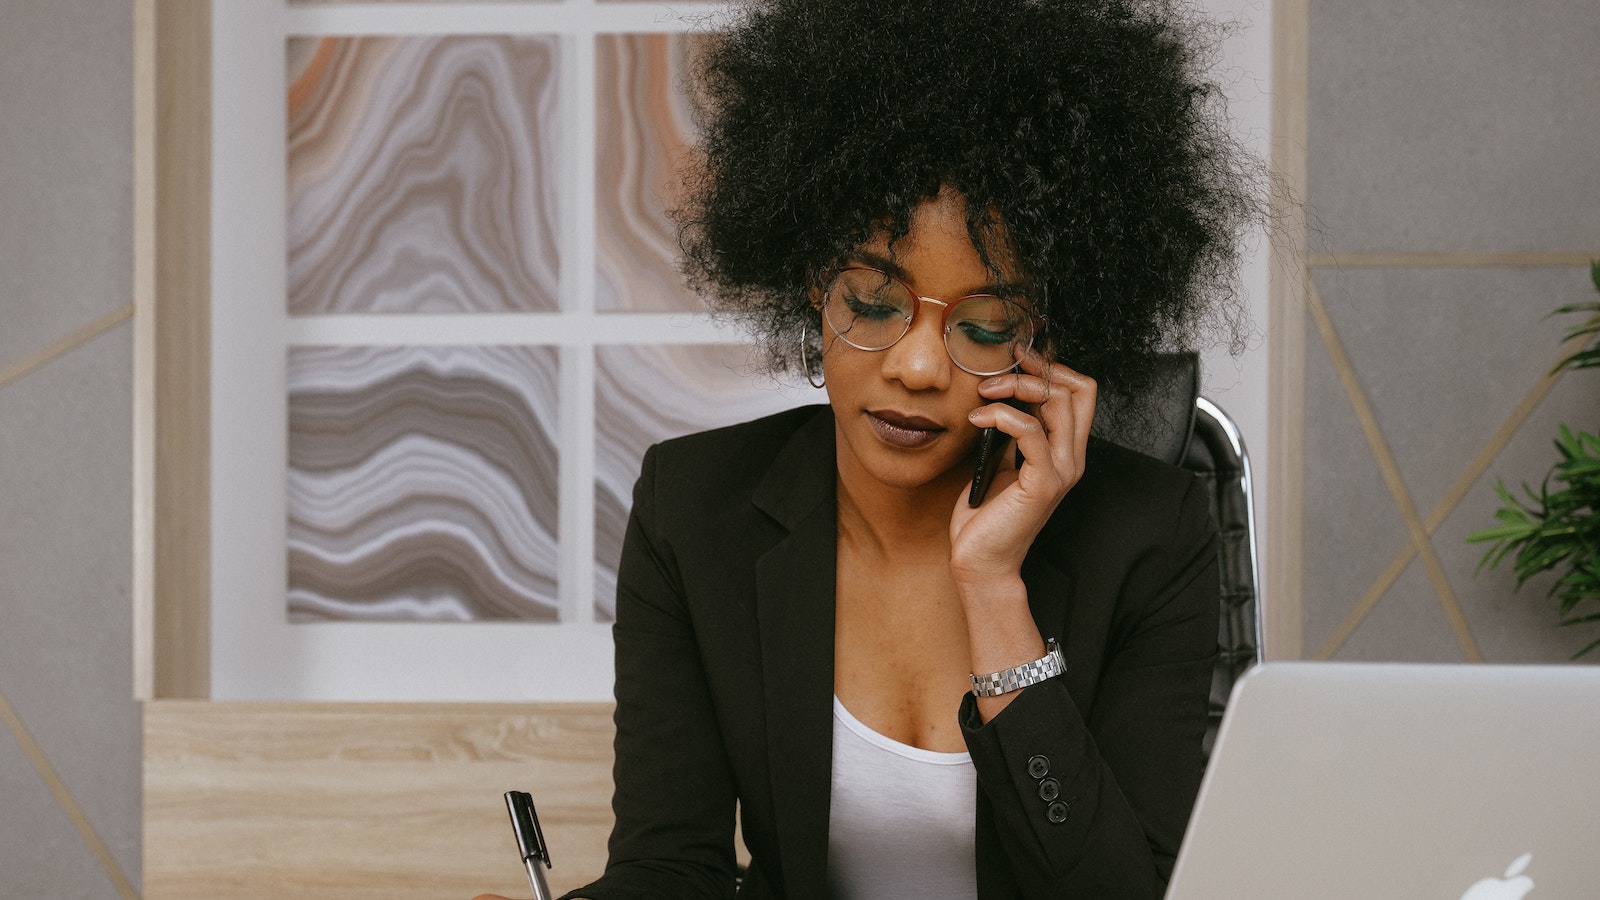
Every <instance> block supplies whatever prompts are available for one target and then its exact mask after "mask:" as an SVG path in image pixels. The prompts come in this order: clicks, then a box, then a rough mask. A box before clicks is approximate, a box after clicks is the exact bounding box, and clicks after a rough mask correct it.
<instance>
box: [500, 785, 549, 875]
mask: <svg viewBox="0 0 1600 900" xmlns="http://www.w3.org/2000/svg"><path fill="white" fill-rule="evenodd" d="M506 810H507V811H508V812H510V813H511V827H512V829H513V830H514V831H516V833H517V851H518V852H519V853H521V854H522V861H523V862H527V861H528V860H530V859H537V860H539V861H540V862H542V863H544V867H545V868H546V869H548V868H550V848H549V847H548V846H546V845H545V842H544V831H543V830H541V829H540V828H539V814H538V813H536V812H534V811H533V797H532V795H530V794H528V793H527V792H526V791H506Z"/></svg>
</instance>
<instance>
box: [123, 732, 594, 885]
mask: <svg viewBox="0 0 1600 900" xmlns="http://www.w3.org/2000/svg"><path fill="white" fill-rule="evenodd" d="M612 734H613V727H612V723H611V706H610V705H609V704H545V705H532V704H530V705H512V704H493V705H487V704H345V703H341V704H328V703H229V702H206V701H185V700H166V701H154V702H150V703H147V704H145V719H144V741H145V746H144V782H145V784H144V789H145V793H144V896H145V898H146V900H176V898H190V897H193V898H200V897H205V898H211V897H217V896H228V897H231V898H253V897H260V898H269V897H271V898H277V897H303V898H323V897H325V898H330V900H331V898H341V900H345V898H362V897H373V898H378V897H383V898H393V900H405V898H413V897H415V898H423V897H427V898H451V897H454V898H460V900H466V898H469V897H472V896H474V895H475V894H478V893H480V892H484V891H494V892H497V893H503V894H506V895H509V896H513V897H517V896H523V897H525V896H527V895H528V886H527V881H526V876H525V875H524V873H523V870H522V868H521V866H520V865H519V864H518V861H517V856H516V845H515V841H514V839H513V838H512V835H511V828H510V824H509V820H508V818H507V816H506V811H505V805H504V801H503V800H502V799H501V795H502V794H503V793H504V792H505V791H507V790H510V789H513V788H515V789H520V790H526V791H529V792H530V793H532V794H533V796H534V801H535V803H536V804H537V806H538V810H539V816H540V819H541V821H542V823H543V826H544V832H545V836H546V840H547V841H548V842H549V844H550V848H551V856H552V858H553V860H554V862H555V868H554V869H553V870H552V871H551V872H550V884H551V887H552V888H554V889H555V890H556V892H557V893H561V892H564V891H566V890H568V889H570V888H572V887H576V886H578V885H580V884H584V883H586V882H587V881H589V880H591V879H592V878H594V877H595V876H596V875H597V874H598V873H599V872H600V871H601V870H602V869H603V868H604V866H605V841H606V835H607V834H609V832H610V829H611V821H612V817H611V809H610V798H611V760H612V753H611V738H612Z"/></svg>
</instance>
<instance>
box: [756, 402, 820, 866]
mask: <svg viewBox="0 0 1600 900" xmlns="http://www.w3.org/2000/svg"><path fill="white" fill-rule="evenodd" d="M834 452H835V451H834V431H833V416H832V415H831V413H829V412H828V411H826V410H823V411H821V412H819V414H818V415H817V416H816V417H814V418H813V419H811V420H810V421H808V422H807V423H806V424H805V425H804V426H802V427H801V429H800V430H799V431H797V432H796V433H795V435H794V437H793V438H792V439H791V440H790V441H789V444H788V445H787V446H786V447H785V448H784V450H783V451H782V452H781V453H780V454H779V455H778V457H777V458H776V459H774V461H773V465H772V468H771V469H770V470H769V471H768V473H767V476H766V479H765V481H763V483H762V485H761V487H760V488H758V489H757V491H756V493H755V496H754V498H753V499H754V502H755V504H756V506H757V507H759V508H760V509H762V510H763V511H765V512H766V513H767V514H768V515H769V516H771V517H772V518H773V519H774V520H776V521H777V522H778V523H779V524H781V525H783V526H784V527H785V528H787V529H788V531H789V534H788V536H787V537H786V538H785V539H783V540H782V541H780V542H779V543H777V544H776V545H774V546H773V547H772V548H771V549H770V550H768V551H767V552H766V553H765V554H763V555H762V556H761V557H760V558H759V559H758V560H757V562H756V618H757V622H758V627H759V630H760V642H761V669H762V672H761V674H762V682H763V684H764V691H765V700H766V717H765V718H766V723H767V735H766V737H767V748H768V762H769V766H770V769H769V770H770V771H771V773H772V800H773V811H774V814H775V817H776V819H777V821H776V823H775V824H776V828H777V831H778V846H779V847H781V848H782V851H781V859H780V860H779V862H780V865H781V871H782V875H781V878H782V883H783V892H784V894H785V895H786V896H789V897H822V896H826V894H827V881H826V878H827V876H826V865H827V857H828V797H829V792H830V790H831V787H832V771H833V626H834V593H835V562H836V554H837V550H836V545H837V533H838V528H837V521H836V515H837V514H836V495H835V481H834V479H835V475H834V467H835V461H834Z"/></svg>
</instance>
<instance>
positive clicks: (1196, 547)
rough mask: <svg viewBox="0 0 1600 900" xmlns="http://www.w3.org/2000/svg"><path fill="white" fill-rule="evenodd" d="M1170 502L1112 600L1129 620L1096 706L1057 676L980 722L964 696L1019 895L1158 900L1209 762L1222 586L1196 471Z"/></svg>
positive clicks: (978, 764) (971, 744)
mask: <svg viewBox="0 0 1600 900" xmlns="http://www.w3.org/2000/svg"><path fill="white" fill-rule="evenodd" d="M1178 509H1179V512H1178V515H1177V517H1176V524H1175V526H1172V527H1173V531H1172V533H1171V534H1170V538H1169V539H1168V540H1166V541H1164V542H1160V543H1158V544H1156V545H1154V549H1152V550H1151V551H1150V552H1147V553H1144V554H1141V555H1140V556H1138V557H1137V558H1136V559H1135V560H1134V561H1133V563H1132V565H1131V566H1130V568H1129V570H1128V572H1127V575H1126V577H1125V578H1124V579H1123V582H1122V584H1123V587H1122V595H1121V596H1119V597H1118V598H1116V603H1117V604H1118V605H1119V606H1126V607H1127V610H1126V612H1125V613H1124V615H1126V616H1128V617H1129V620H1128V621H1127V622H1126V623H1124V624H1123V625H1122V626H1121V627H1118V628H1117V629H1115V631H1114V633H1116V634H1119V635H1121V637H1120V638H1119V645H1118V646H1116V647H1114V648H1108V651H1107V655H1106V657H1105V662H1104V666H1103V670H1102V673H1101V675H1100V678H1099V682H1098V687H1097V689H1096V691H1095V694H1094V699H1093V701H1092V708H1090V709H1087V710H1084V709H1080V708H1079V706H1078V704H1077V703H1076V702H1075V701H1074V698H1073V696H1072V695H1071V694H1070V693H1069V692H1068V689H1067V686H1066V684H1065V682H1064V681H1063V679H1062V678H1059V677H1058V678H1054V679H1051V680H1049V681H1045V682H1041V683H1039V684H1036V685H1033V686H1031V687H1028V688H1024V689H1023V691H1022V692H1021V694H1020V695H1019V696H1018V697H1017V699H1016V700H1014V701H1013V702H1012V703H1011V704H1010V705H1008V706H1007V707H1006V708H1005V709H1004V710H1003V711H1002V712H1001V713H1000V714H999V715H997V716H995V718H994V719H992V720H990V721H989V722H987V723H984V722H982V721H981V719H980V717H979V716H978V712H977V706H976V703H975V702H974V701H973V698H972V697H971V695H970V694H969V695H968V696H967V697H966V699H965V700H963V702H962V706H961V712H960V716H961V724H962V729H963V732H964V733H965V736H966V740H967V746H968V750H969V752H970V753H971V755H972V759H973V764H974V766H975V768H976V769H977V774H978V783H979V786H980V790H981V792H982V793H983V795H984V796H983V798H982V799H983V800H986V801H987V804H986V805H987V806H988V807H989V809H990V811H991V813H992V817H993V821H994V829H995V832H996V834H995V835H994V837H995V839H996V840H997V842H998V843H999V844H1000V846H1001V847H1002V848H1003V850H1004V853H1005V857H1006V858H1007V860H1008V862H1009V863H1010V867H1011V870H1012V874H1013V876H1014V878H1015V880H1016V882H1017V886H1018V888H1019V889H1020V890H1021V893H1022V896H1024V897H1027V898H1041V900H1042V898H1056V897H1101V898H1152V900H1157V898H1160V897H1161V896H1162V894H1163V892H1164V891H1165V889H1166V883H1167V879H1168V878H1169V877H1170V875H1171V872H1172V865H1173V862H1174V860H1175V857H1176V855H1177V851H1178V845H1179V843H1180V842H1181V840H1182V837H1183V831H1184V827H1185V825H1186V824H1187V822H1188V817H1189V812H1190V808H1191V806H1192V805H1193V803H1194V797H1195V793H1196V791H1197V790H1198V788H1199V784H1200V776H1201V773H1202V769H1203V767H1204V760H1203V756H1202V750H1201V741H1202V737H1203V734H1204V731H1205V723H1206V701H1207V697H1208V695H1209V690H1210V685H1211V674H1212V669H1213V667H1214V665H1215V660H1216V652H1217V618H1218V604H1219V593H1220V585H1219V580H1218V572H1217V565H1218V562H1217V539H1216V535H1215V529H1214V527H1213V526H1212V524H1211V520H1210V504H1209V501H1208V499H1207V496H1206V492H1205V489H1204V486H1203V485H1202V484H1200V483H1199V482H1198V481H1197V480H1195V481H1191V482H1190V485H1189V488H1188V490H1187V492H1186V494H1185V495H1184V496H1183V499H1182V501H1181V503H1180V504H1179V508H1178ZM1079 599H1080V598H1074V601H1075V602H1076V601H1077V600H1079ZM1107 602H1109V601H1107ZM1072 665H1073V661H1072V660H1071V659H1068V660H1067V666H1068V667H1069V669H1070V668H1071V666H1072ZM980 827H981V823H980Z"/></svg>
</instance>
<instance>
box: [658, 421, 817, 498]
mask: <svg viewBox="0 0 1600 900" xmlns="http://www.w3.org/2000/svg"><path fill="white" fill-rule="evenodd" d="M832 422H833V420H832V414H831V411H830V410H829V408H828V407H827V406H826V405H812V406H802V407H797V408H795V409H788V410H784V411H782V412H779V413H774V414H772V415H769V416H763V417H761V418H759V419H752V420H750V421H748V422H740V423H739V424H737V425H728V426H724V427H721V428H713V429H710V430H708V431H701V432H696V433H694V434H688V435H684V436H682V437H677V438H672V439H670V440H666V441H662V442H661V443H659V444H656V445H655V446H653V447H651V448H650V449H649V450H648V451H647V452H646V455H645V460H644V471H643V473H642V477H643V478H646V479H648V480H650V481H651V482H653V483H654V485H655V488H656V489H657V490H665V491H668V492H688V493H690V494H700V493H703V492H704V491H706V490H707V489H709V488H714V489H715V491H716V493H719V494H728V493H730V492H732V493H738V492H740V486H743V487H744V489H745V490H747V491H748V490H751V489H753V488H754V486H755V485H757V484H759V483H760V482H761V481H762V479H764V478H766V477H767V474H768V473H769V472H770V471H771V470H772V469H773V467H774V466H775V465H780V464H781V460H782V459H783V458H784V457H785V456H786V455H793V456H795V457H796V458H798V459H826V460H827V462H828V463H829V464H830V465H831V464H832V462H833V455H832V443H831V442H832V440H833V424H832Z"/></svg>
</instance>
